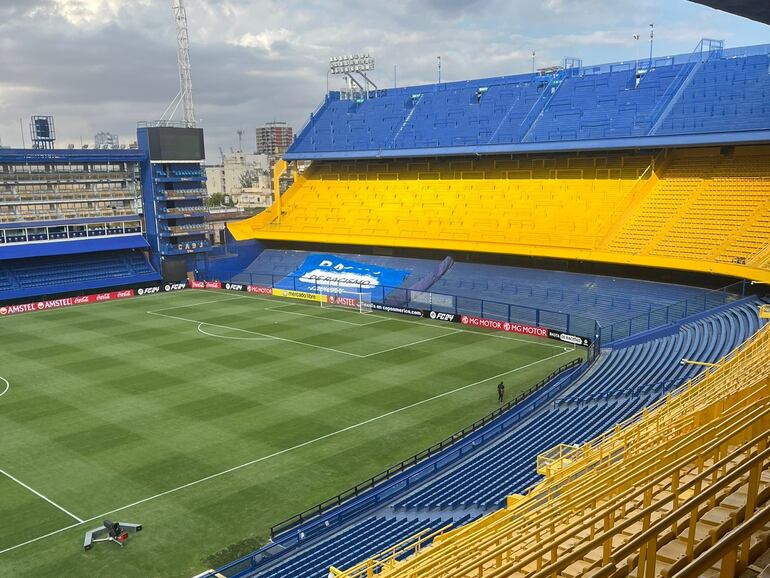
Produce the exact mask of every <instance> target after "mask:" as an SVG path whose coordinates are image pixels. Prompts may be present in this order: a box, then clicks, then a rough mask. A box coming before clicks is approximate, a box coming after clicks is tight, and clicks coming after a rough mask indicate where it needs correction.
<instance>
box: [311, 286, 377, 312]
mask: <svg viewBox="0 0 770 578" xmlns="http://www.w3.org/2000/svg"><path fill="white" fill-rule="evenodd" d="M323 294H324V295H326V299H324V300H322V301H321V307H334V308H340V309H348V310H351V309H353V310H355V309H357V310H358V311H359V313H371V312H372V294H371V293H369V292H366V291H363V292H362V291H354V290H342V291H335V292H334V293H331V292H329V293H327V292H324V293H323Z"/></svg>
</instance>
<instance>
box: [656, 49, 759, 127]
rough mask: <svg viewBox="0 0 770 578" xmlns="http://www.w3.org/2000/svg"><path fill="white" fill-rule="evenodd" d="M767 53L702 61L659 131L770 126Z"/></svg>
mask: <svg viewBox="0 0 770 578" xmlns="http://www.w3.org/2000/svg"><path fill="white" fill-rule="evenodd" d="M769 72H770V70H768V55H767V54H764V55H754V56H748V57H746V58H731V59H715V60H710V61H708V62H706V63H704V64H703V66H702V68H701V70H700V72H699V73H698V74H696V75H695V77H694V78H693V79H692V81H691V82H690V84H689V85H688V86H687V87H686V88H685V90H684V92H683V93H682V96H681V98H680V99H679V101H678V102H677V103H676V104H674V106H673V108H672V110H671V114H670V115H669V116H668V118H666V119H665V121H664V122H663V123H662V128H661V130H659V131H658V134H682V133H702V132H717V131H735V130H755V129H756V128H757V127H768V126H770V74H768V73H769Z"/></svg>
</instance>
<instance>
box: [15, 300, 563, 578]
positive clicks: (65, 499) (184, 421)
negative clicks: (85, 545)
mask: <svg viewBox="0 0 770 578" xmlns="http://www.w3.org/2000/svg"><path fill="white" fill-rule="evenodd" d="M212 295H215V294H210V293H209V294H197V293H194V292H186V293H179V294H169V295H165V296H163V297H155V296H153V297H150V298H146V299H137V300H133V301H126V302H122V303H114V304H106V305H98V306H94V307H81V308H74V309H71V310H67V311H65V310H61V311H56V312H43V313H42V314H41V315H37V314H35V315H29V316H20V317H19V318H9V319H4V320H2V327H3V330H4V331H5V332H6V333H7V334H13V335H14V337H15V336H16V335H17V334H18V335H19V336H20V338H19V339H18V340H15V339H14V340H13V343H12V346H11V350H12V351H11V353H10V355H9V356H8V358H9V359H10V361H9V362H7V363H6V364H5V366H4V370H5V369H7V370H8V371H7V373H9V374H12V381H13V390H12V391H13V395H12V396H8V397H5V398H0V439H3V440H7V439H11V437H10V436H9V435H8V434H9V432H13V434H14V435H13V442H12V443H10V444H5V443H4V444H2V445H0V467H2V465H3V464H6V465H7V466H8V467H9V468H10V467H11V465H13V466H14V471H18V475H19V476H20V477H21V478H22V479H24V480H25V481H26V482H28V483H30V485H32V486H33V487H36V488H38V486H39V487H40V491H42V492H43V493H45V494H46V495H49V496H50V497H51V498H52V499H54V500H56V501H57V502H58V503H62V504H64V505H66V507H68V508H70V509H71V510H72V511H75V512H77V513H78V514H79V515H81V516H82V515H95V514H96V513H98V512H106V511H109V510H110V509H112V508H115V507H117V506H120V505H121V504H125V503H131V502H133V501H136V500H140V499H143V498H146V497H147V496H151V495H154V494H156V493H159V492H162V491H165V490H168V489H169V488H172V487H176V486H178V485H181V484H184V483H187V482H189V481H191V480H194V479H198V478H200V477H203V476H206V475H210V474H211V473H212V472H216V471H222V470H224V469H227V468H229V467H232V466H233V465H235V464H240V463H244V462H246V461H249V460H252V459H254V457H255V456H260V455H269V454H271V453H273V452H276V451H280V450H283V449H285V448H288V447H292V446H294V445H297V444H300V443H303V442H306V441H307V440H312V439H315V438H317V437H319V436H321V435H324V434H327V433H329V432H334V431H337V430H339V429H340V427H344V426H346V425H348V424H351V423H359V422H362V421H364V420H366V419H370V418H372V417H373V416H378V415H382V414H384V413H387V412H388V411H392V410H393V409H396V408H399V407H404V406H406V405H409V404H410V403H415V402H417V401H420V400H423V399H426V398H428V397H431V396H432V395H436V394H440V393H442V392H446V391H449V390H451V389H452V388H453V387H456V386H459V385H463V384H467V383H472V382H474V381H476V380H479V379H482V378H484V377H488V376H491V375H495V374H496V373H500V372H503V371H508V370H510V369H512V368H514V367H517V366H522V365H525V364H526V363H529V362H531V361H533V360H538V359H543V358H544V357H546V356H548V355H552V354H553V353H556V352H557V351H555V350H553V349H550V348H543V347H541V346H540V345H539V343H526V342H512V341H510V340H502V339H491V338H489V337H486V336H482V335H474V334H473V333H472V332H460V333H452V331H451V330H452V329H453V328H454V326H453V325H449V324H447V325H438V324H425V325H424V326H423V325H421V324H419V325H418V324H409V323H399V322H398V320H396V319H394V320H393V321H391V320H384V321H383V322H382V323H377V324H375V325H374V326H372V327H371V328H368V329H367V328H366V327H352V326H347V325H346V324H339V323H329V322H328V321H327V320H324V319H302V320H301V321H300V316H289V315H286V314H285V313H284V315H283V316H282V317H280V322H279V325H280V326H281V327H283V325H284V324H287V325H288V326H289V327H290V330H291V331H296V330H297V327H295V324H296V323H297V322H298V321H300V328H301V327H306V328H307V329H308V331H310V329H311V325H313V326H316V325H317V326H316V327H312V329H313V330H315V332H316V334H317V335H330V336H332V337H334V332H331V333H330V332H329V329H328V326H329V325H334V326H335V327H336V326H338V327H336V332H338V333H347V334H350V333H352V332H355V333H356V335H357V339H358V340H359V341H361V342H362V343H364V344H365V345H364V346H366V347H368V348H369V349H368V351H371V350H372V349H373V344H372V343H371V341H367V340H366V339H362V338H361V336H360V335H359V333H360V332H362V331H368V330H369V329H375V328H381V329H379V330H378V331H388V332H390V331H392V332H394V333H396V334H397V336H396V337H395V339H396V341H395V343H396V344H399V343H405V342H409V341H416V340H418V338H425V336H430V335H433V334H447V333H448V335H447V336H446V337H442V338H441V339H437V340H435V341H429V342H425V343H421V344H418V345H415V346H413V347H407V348H404V349H399V350H395V351H393V352H389V353H383V354H382V355H378V356H374V357H371V358H367V359H358V358H355V357H350V358H349V357H346V356H340V355H336V354H332V353H331V352H326V351H322V350H314V349H312V348H307V347H305V346H302V345H296V344H290V343H286V342H272V341H270V342H261V341H260V342H234V341H230V342H228V341H226V340H219V339H216V338H207V337H205V336H203V335H200V334H198V333H197V331H196V326H195V325H194V324H192V323H190V324H187V323H181V322H173V321H172V320H163V319H162V318H158V317H156V316H151V315H147V314H146V313H145V311H147V310H152V309H154V308H160V307H161V306H163V307H171V306H174V307H175V306H176V305H177V304H178V305H185V306H186V305H195V304H196V303H199V304H201V305H200V307H199V308H198V309H195V307H192V308H185V309H184V310H182V311H184V312H185V313H188V312H189V311H195V312H196V314H197V313H200V312H201V311H203V312H204V314H207V315H212V317H213V316H214V314H215V313H216V314H217V315H219V316H220V317H219V318H222V317H226V318H227V319H228V320H229V321H230V322H231V323H237V324H238V326H242V325H243V326H248V325H249V324H253V323H255V322H257V323H259V322H260V320H262V321H261V322H262V323H266V321H265V320H264V319H262V315H269V316H270V320H271V321H270V325H273V324H274V319H275V317H273V316H274V315H275V314H276V313H277V312H263V311H260V309H262V308H264V307H269V306H271V305H274V304H272V303H270V302H263V303H259V304H258V306H257V307H254V305H253V304H254V302H253V301H251V300H240V299H232V300H229V301H227V302H224V301H223V302H221V303H219V302H218V301H219V300H218V299H215V298H214V297H212ZM213 300H216V301H217V303H206V304H203V303H202V301H213ZM150 303H151V305H152V306H148V305H149V304H150ZM275 303H276V304H283V302H281V301H276V302H275ZM209 308H211V309H209ZM298 310H300V309H298ZM310 310H311V311H312V312H316V311H320V310H321V308H320V307H319V308H318V309H317V310H316V309H315V308H311V309H310ZM176 311H179V310H176V309H175V310H174V311H171V313H174V312H176ZM327 311H329V312H332V314H333V315H334V314H341V317H340V318H349V316H350V315H355V316H357V317H361V318H366V319H369V318H371V316H362V315H359V314H357V313H349V312H347V311H338V310H324V312H327ZM22 317H24V319H22ZM289 317H292V318H295V319H293V320H289ZM215 318H216V317H215ZM6 321H12V323H6ZM38 321H40V323H38ZM188 325H189V327H188ZM391 326H392V327H391ZM404 328H406V329H404ZM409 328H412V329H413V330H414V331H412V332H410V330H409ZM425 328H427V330H426V329H425ZM63 334H66V336H64V335H63ZM345 337H346V339H348V340H347V341H346V343H350V340H349V338H350V335H346V336H345ZM41 339H42V343H43V347H44V349H45V352H46V353H45V355H43V356H42V357H39V358H37V359H35V358H34V356H33V354H32V351H31V350H32V349H33V346H34V343H35V342H37V344H38V345H41ZM375 339H376V337H375ZM381 343H382V342H381ZM381 343H378V344H377V345H376V346H377V347H379V346H381ZM390 343H394V341H391V342H390ZM374 348H375V349H376V347H374ZM361 351H363V349H361ZM571 357H572V355H569V356H565V357H562V358H561V359H555V360H549V361H547V362H543V363H541V364H540V365H537V366H534V367H532V368H530V369H528V370H523V371H522V372H521V373H520V374H515V375H516V382H517V383H514V382H507V383H508V386H509V391H510V393H511V394H514V393H515V391H516V390H517V388H524V387H528V386H529V385H531V384H532V383H534V382H536V381H537V380H538V379H539V378H540V376H542V375H543V374H545V373H547V372H548V371H550V370H551V369H552V368H553V367H555V366H557V365H559V364H561V363H563V362H565V361H566V360H567V359H568V358H571ZM49 360H50V364H49ZM78 364H80V367H81V368H82V369H81V370H79V369H78ZM0 373H2V371H0ZM495 406H496V402H495V399H494V384H492V383H490V384H489V385H488V386H480V387H478V388H470V389H469V390H466V391H462V392H458V393H456V394H453V395H450V396H446V397H444V398H441V399H440V400H436V401H434V402H431V403H429V404H425V405H424V406H419V407H415V408H414V409H410V410H409V411H406V412H403V413H401V414H397V415H393V416H390V417H388V418H387V419H383V420H382V421H381V422H379V423H377V424H376V425H374V424H372V425H370V426H366V428H361V429H359V430H357V431H356V433H355V434H352V433H351V434H348V435H344V436H338V438H337V439H333V438H330V439H328V440H324V441H323V443H319V444H315V446H314V447H312V448H311V447H307V448H302V449H301V450H297V452H296V454H297V456H296V457H294V456H292V457H289V456H288V455H282V456H281V457H280V459H279V458H276V459H275V460H271V462H270V466H269V467H268V466H267V465H264V466H255V467H252V468H246V469H244V470H243V471H239V472H238V473H237V475H236V474H234V477H233V478H232V479H231V477H229V476H228V478H227V480H225V479H224V478H222V479H220V481H217V480H212V481H211V482H210V484H211V486H212V487H211V488H204V486H205V485H206V484H203V485H201V486H196V487H195V488H191V489H190V490H189V493H190V496H189V497H186V496H182V494H181V493H180V494H175V495H174V496H173V497H171V496H169V497H168V498H164V499H163V500H159V501H157V502H156V503H155V505H153V506H151V505H149V504H148V505H146V506H144V507H138V508H137V512H136V513H137V515H143V516H145V518H144V519H142V520H140V521H143V522H144V523H148V524H149V523H153V524H156V525H157V524H160V525H161V526H163V525H165V524H167V523H169V522H170V521H171V520H174V519H181V517H183V513H184V512H185V511H187V510H189V509H192V510H194V511H196V513H195V515H193V516H192V518H193V519H194V520H196V524H195V527H196V528H197V530H196V531H197V532H200V533H202V534H203V535H204V536H205V537H206V540H207V541H206V542H205V544H206V546H205V548H204V549H203V550H202V549H201V548H200V547H197V546H196V545H198V546H200V545H201V544H202V542H200V541H199V539H198V538H199V537H198V535H197V534H196V535H195V536H193V532H192V530H191V531H190V535H185V536H184V538H183V539H181V540H180V541H179V542H182V543H183V545H180V543H177V542H178V541H176V540H174V541H173V543H172V542H164V539H161V542H163V543H164V544H165V549H164V552H163V553H164V556H165V557H164V559H163V560H162V561H159V560H152V556H151V552H150V551H148V550H146V549H144V548H145V547H144V546H143V550H142V552H143V554H144V555H149V556H150V559H148V560H147V561H144V559H143V561H141V562H140V561H138V559H136V560H135V559H133V557H132V558H131V560H132V564H134V563H136V564H138V565H137V566H135V567H133V566H132V568H131V569H128V568H126V569H125V572H126V574H125V575H164V576H165V575H183V574H185V572H179V573H177V572H176V571H170V570H171V569H172V568H174V569H176V568H179V567H183V568H186V569H195V568H200V558H199V557H200V555H201V552H202V551H207V552H211V551H214V550H217V549H219V548H218V547H217V545H220V546H226V545H227V544H229V543H231V542H235V541H238V540H239V539H243V538H244V537H247V536H250V535H254V534H255V533H259V532H262V531H264V529H265V528H266V527H267V526H269V525H270V524H271V523H274V522H276V521H277V520H279V519H280V518H282V517H285V516H288V515H290V514H291V513H293V512H294V511H296V510H298V509H302V508H304V507H307V506H309V505H312V503H314V502H315V501H317V500H318V499H323V498H325V497H328V496H329V495H332V494H333V493H336V492H338V491H340V490H342V489H344V488H345V487H346V486H347V485H350V484H352V483H355V482H357V481H360V479H363V478H365V477H367V476H369V475H372V474H374V473H376V471H379V470H381V469H382V468H384V467H386V466H388V465H390V464H391V463H392V462H394V461H397V460H400V459H404V458H405V457H407V456H408V455H409V454H410V453H413V452H414V451H418V450H420V449H422V448H423V447H425V446H427V445H430V444H431V443H434V442H435V441H438V439H440V438H442V437H445V435H448V434H449V433H452V432H453V431H456V430H457V429H460V428H461V427H463V426H465V425H467V423H469V422H470V421H472V420H474V419H476V418H477V417H479V416H480V415H482V414H483V413H486V412H487V411H489V410H490V409H492V408H493V407H495ZM105 432H107V433H105ZM384 446H386V447H384ZM335 456H339V461H337V460H336V458H335ZM318 464H320V465H318ZM282 468H286V469H285V470H283V471H282ZM293 476H299V477H300V479H299V480H296V479H294V477H293ZM238 480H240V481H238ZM113 488H119V491H113V490H112V489H113ZM287 489H289V490H287ZM289 492H291V494H290V495H289ZM281 495H283V499H278V498H276V496H281ZM196 497H197V498H196ZM195 499H199V500H202V501H203V502H204V503H202V504H196V503H194V501H195ZM246 499H248V500H249V503H245V500H246ZM190 500H192V502H191V501H190ZM8 501H10V500H8ZM167 501H168V502H173V503H166V502H167ZM254 501H256V504H261V509H260V508H257V507H256V505H255V503H253V502H254ZM268 502H269V504H268ZM206 504H208V505H206ZM215 504H216V505H215ZM217 508H219V509H217ZM6 510H7V511H14V510H13V506H12V504H8V503H6V500H5V499H4V497H3V496H2V494H0V517H4V516H5V512H6ZM14 512H15V511H14ZM133 513H134V512H133V510H132V512H130V514H131V515H133ZM127 514H129V513H127ZM13 515H14V517H15V516H17V515H18V514H17V513H14V514H13ZM228 515H231V516H235V517H236V518H241V516H243V518H242V519H244V520H248V522H247V523H246V524H245V525H237V524H236V526H237V527H236V528H230V529H229V530H227V527H228V524H225V523H224V522H223V520H222V519H221V518H220V516H225V517H226V516H228ZM177 517H179V518H177ZM125 519H129V518H128V517H126V518H125ZM232 519H235V518H231V520H232ZM48 523H50V526H51V527H50V530H55V529H56V528H57V527H61V522H60V521H59V520H58V519H55V518H49V519H48ZM13 528H14V526H13V525H12V524H10V525H7V526H6V527H5V528H2V529H0V544H3V545H5V544H7V543H9V542H13V543H14V544H15V543H18V542H20V541H23V539H24V538H26V539H29V538H30V537H34V536H30V534H29V529H28V528H21V527H19V528H18V535H17V531H16V530H14V529H13ZM70 532H74V530H71V531H68V532H67V533H68V534H69V533H70ZM12 534H13V535H12ZM156 538H157V536H156ZM54 542H55V545H54V546H53V549H54V550H55V551H57V552H58V554H56V556H58V557H59V559H60V560H61V561H66V563H65V567H67V566H66V564H73V565H74V566H73V567H74V568H80V566H79V564H80V563H82V561H78V560H77V559H73V558H72V556H71V551H70V549H69V548H70V546H71V544H70V545H69V546H66V545H65V544H64V542H62V543H61V544H59V542H58V540H54ZM47 547H48V546H47ZM1 549H3V548H2V547H0V550H1ZM150 549H151V550H154V547H150ZM26 550H27V548H21V549H19V551H14V552H16V553H14V554H6V555H2V556H0V574H1V573H2V569H3V568H4V564H11V565H12V566H13V567H14V568H18V567H19V566H16V564H22V565H24V564H29V563H30V561H31V560H32V558H33V556H32V557H30V555H29V554H28V555H27V556H26V557H25V556H24V555H22V554H21V552H22V551H26ZM33 550H34V548H33ZM137 555H138V554H137ZM76 558H78V557H77V556H76ZM9 559H10V560H11V561H10V562H8V560H9ZM150 560H152V562H151V561H150ZM153 564H157V565H153ZM35 567H36V569H38V570H39V571H40V573H41V575H46V568H48V566H47V565H46V564H44V563H42V562H40V563H36V564H35ZM55 567H56V565H51V566H50V568H52V569H53V568H55ZM164 568H165V571H163V570H162V569H164ZM140 569H142V570H140ZM122 571H123V570H121V571H120V572H122ZM120 572H118V575H120ZM73 574H74V575H77V572H73Z"/></svg>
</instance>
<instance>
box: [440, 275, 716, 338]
mask: <svg viewBox="0 0 770 578" xmlns="http://www.w3.org/2000/svg"><path fill="white" fill-rule="evenodd" d="M430 290H431V291H433V292H435V293H445V294H448V295H458V296H462V297H467V298H473V299H485V300H488V301H493V302H499V303H513V304H517V305H521V306H525V307H530V308H538V309H544V310H548V311H554V312H560V313H565V314H566V313H569V314H572V315H574V316H579V317H583V318H585V319H590V320H596V321H598V322H599V324H600V325H603V326H604V325H609V324H611V323H614V322H616V321H620V320H624V319H629V318H631V317H636V316H637V315H642V314H645V313H647V312H649V311H650V309H651V308H653V307H655V306H665V305H670V304H672V303H676V302H679V301H683V300H685V299H690V298H692V297H695V296H698V295H703V294H705V293H706V291H705V290H704V289H699V288H695V287H686V286H684V285H672V284H664V283H653V282H649V281H637V280H632V279H621V278H614V277H605V276H601V275H586V274H581V273H567V272H564V271H541V270H538V269H524V268H520V267H504V266H497V265H478V264H472V263H455V264H454V265H453V266H452V268H451V269H450V270H449V271H448V272H447V273H446V274H445V275H444V276H443V277H442V278H441V279H440V280H439V281H437V282H436V283H434V284H433V285H432V286H431V287H430ZM458 306H459V307H460V309H461V311H460V312H461V313H467V314H469V315H477V314H478V313H479V311H478V310H477V309H476V308H475V304H473V303H472V302H470V301H464V300H458ZM484 313H485V316H486V317H495V316H496V313H500V314H502V315H503V316H504V315H505V314H507V310H506V311H505V312H503V311H500V312H497V311H496V308H495V307H494V306H491V305H488V306H485V312H484ZM518 315H519V316H526V315H527V313H526V312H525V311H524V310H519V311H518ZM518 320H519V321H521V322H527V321H529V322H534V321H535V319H534V318H531V319H527V318H526V317H525V318H520V319H518ZM556 325H558V321H557V322H556ZM554 328H555V329H556V328H558V329H566V328H562V327H557V326H554ZM590 329H593V325H591V327H590Z"/></svg>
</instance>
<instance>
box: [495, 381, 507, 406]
mask: <svg viewBox="0 0 770 578" xmlns="http://www.w3.org/2000/svg"><path fill="white" fill-rule="evenodd" d="M503 397H505V385H503V382H502V381H501V382H500V383H499V384H497V401H499V402H500V403H503Z"/></svg>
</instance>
